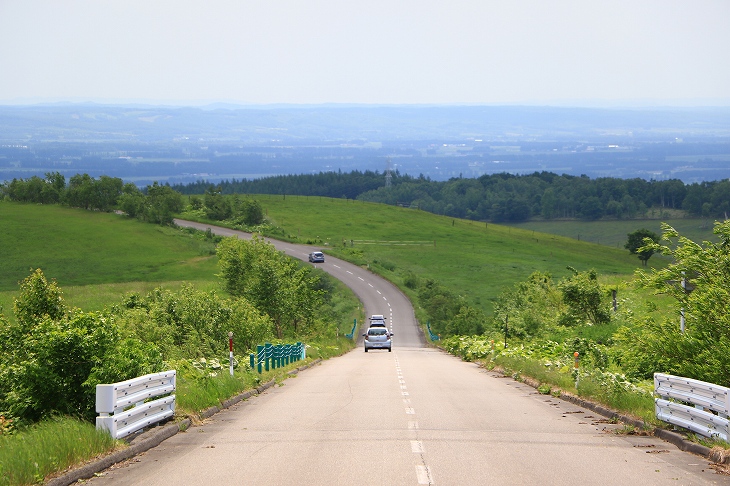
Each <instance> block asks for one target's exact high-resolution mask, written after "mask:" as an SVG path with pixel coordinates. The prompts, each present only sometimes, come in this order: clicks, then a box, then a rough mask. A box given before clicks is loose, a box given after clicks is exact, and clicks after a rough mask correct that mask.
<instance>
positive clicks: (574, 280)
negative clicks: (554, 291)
mask: <svg viewBox="0 0 730 486" xmlns="http://www.w3.org/2000/svg"><path fill="white" fill-rule="evenodd" d="M569 268H570V269H571V270H572V271H573V275H572V276H571V277H569V278H567V279H565V280H563V281H562V282H560V284H559V285H558V288H559V289H560V291H561V292H562V294H563V302H564V303H565V304H566V305H567V306H568V310H567V311H566V312H565V313H563V315H562V316H561V317H560V322H561V323H562V324H568V325H574V324H582V323H584V322H586V321H587V322H589V323H591V324H593V325H599V324H606V323H608V322H609V321H610V320H611V314H610V312H609V310H608V303H607V302H605V301H604V298H603V291H602V290H601V286H600V285H599V283H598V274H597V273H596V271H595V270H589V271H587V272H578V271H576V270H575V269H574V268H571V267H569Z"/></svg>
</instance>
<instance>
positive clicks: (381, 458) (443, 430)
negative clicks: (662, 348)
mask: <svg viewBox="0 0 730 486" xmlns="http://www.w3.org/2000/svg"><path fill="white" fill-rule="evenodd" d="M307 250H308V249H307V248H301V247H295V246H293V245H291V246H289V247H287V249H286V251H287V252H300V255H299V256H300V257H301V254H304V253H308V251H307ZM335 264H336V265H337V266H339V267H340V269H341V270H342V271H344V272H345V275H347V276H349V277H350V278H352V279H354V280H353V282H356V283H357V282H360V283H362V281H361V280H360V277H362V279H363V281H365V286H364V287H362V291H367V290H368V289H378V290H380V294H378V293H377V292H376V291H374V290H373V292H372V293H373V295H372V296H370V297H368V299H369V300H368V301H367V302H366V305H367V306H368V312H371V313H378V312H376V311H375V310H372V309H376V308H378V306H380V305H383V304H382V303H381V302H380V301H379V300H378V299H379V298H382V300H384V301H385V302H388V303H390V305H391V308H392V309H393V316H394V317H393V322H394V330H395V332H396V337H398V336H404V335H405V336H406V338H404V340H403V341H396V342H395V343H396V345H395V346H394V350H393V352H392V353H388V352H387V351H371V352H369V353H367V354H366V353H364V352H362V349H360V348H358V349H356V350H354V351H353V352H350V353H348V354H346V355H345V356H343V357H340V358H336V359H331V360H328V361H326V362H324V363H322V364H321V365H319V366H316V367H314V368H312V369H309V370H307V371H305V372H303V373H301V374H300V375H299V376H297V377H296V378H292V379H289V380H287V381H285V382H284V383H283V384H282V385H281V386H278V387H273V388H270V389H269V390H268V391H266V392H265V393H263V394H262V395H260V396H258V397H255V398H252V399H250V400H247V401H246V402H241V403H239V404H238V405H236V406H234V407H232V408H230V409H228V410H225V411H223V412H221V413H220V414H217V415H215V416H214V417H213V418H211V419H210V420H208V421H206V422H205V423H204V424H202V425H200V426H196V427H192V428H191V429H189V430H188V431H187V432H184V433H180V434H177V435H176V436H174V437H172V438H170V439H168V440H167V441H165V442H164V443H163V444H162V445H160V446H158V447H157V448H155V449H152V450H150V451H149V452H147V453H146V454H143V455H142V456H140V457H138V458H136V459H134V460H132V461H130V462H129V463H127V464H125V465H123V466H121V467H117V468H114V469H112V470H109V471H107V472H106V473H105V474H104V475H103V476H101V477H97V478H94V479H93V480H91V482H92V483H93V484H97V485H99V484H102V485H104V484H118V485H126V484H145V485H169V484H186V485H187V484H191V485H208V484H226V483H229V484H256V485H258V484H276V485H301V484H380V485H417V484H435V485H475V484H479V485H482V484H510V485H511V484H530V485H533V484H556V485H557V484H560V485H565V484H581V485H592V484H600V485H606V484H615V485H626V484H641V485H665V484H730V480H729V478H728V477H726V476H721V475H718V474H716V473H715V472H714V470H712V469H711V468H710V467H709V465H708V462H707V461H706V460H705V459H703V458H701V457H698V456H694V455H691V454H688V453H684V452H681V451H679V450H677V449H676V448H675V447H674V446H672V445H670V444H667V443H665V442H662V441H660V440H657V439H655V438H652V437H641V436H628V435H621V434H616V433H615V430H617V429H619V430H620V427H619V426H617V425H613V424H609V423H606V422H605V420H603V419H602V418H601V417H600V416H596V415H594V414H593V413H590V412H587V411H585V410H582V409H580V408H579V407H577V406H575V405H572V404H569V403H567V402H563V401H561V400H559V399H555V398H552V397H546V396H544V395H539V394H538V393H537V392H536V391H535V390H534V389H533V388H531V387H528V386H527V385H523V384H521V383H517V382H515V381H513V380H511V379H509V378H503V377H501V376H500V375H497V374H494V373H491V372H488V371H485V370H483V369H480V368H479V367H477V366H476V365H474V364H472V363H465V362H462V361H460V360H459V359H456V358H454V357H452V356H450V355H448V354H446V353H443V352H440V351H438V350H436V349H433V348H428V347H424V346H423V345H422V341H420V338H418V332H417V331H412V332H413V335H414V336H416V338H415V339H413V338H412V337H411V332H410V331H409V330H408V329H406V326H414V327H415V323H413V321H412V314H411V313H409V311H401V309H400V307H399V304H395V303H396V302H399V299H402V298H403V297H402V295H401V294H400V292H397V291H393V290H392V289H391V288H390V287H388V286H387V285H385V283H383V282H382V281H381V280H380V279H378V278H376V277H374V276H372V275H368V274H365V275H362V274H359V273H358V272H356V271H354V270H352V269H349V267H347V266H345V265H342V264H341V263H340V262H336V261H335V260H334V259H332V258H329V257H328V258H327V262H326V263H325V265H324V267H325V268H326V267H327V266H332V268H335V267H334V265H335ZM337 271H338V272H339V271H340V270H337ZM348 271H349V272H352V275H351V274H350V273H348ZM370 284H372V285H373V287H370ZM381 285H382V287H381ZM356 292H358V295H360V291H357V290H356ZM391 292H392V293H391ZM386 305H387V304H386ZM370 306H373V307H370ZM401 312H404V313H403V315H401ZM399 339H400V338H399Z"/></svg>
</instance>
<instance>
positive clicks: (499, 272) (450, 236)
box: [255, 195, 663, 312]
mask: <svg viewBox="0 0 730 486" xmlns="http://www.w3.org/2000/svg"><path fill="white" fill-rule="evenodd" d="M255 198H256V199H258V200H259V201H261V203H262V205H263V206H264V208H265V210H266V213H267V216H268V217H269V218H270V219H271V221H272V222H273V223H274V224H276V225H278V226H280V227H282V228H284V230H285V231H286V232H287V233H288V236H289V237H290V238H291V239H293V240H297V241H303V242H307V241H310V242H315V241H316V242H321V244H322V247H323V248H324V249H327V248H328V247H330V248H332V249H334V250H335V251H334V252H333V253H342V252H343V249H344V244H343V242H344V243H346V244H347V250H345V251H349V250H351V249H354V250H362V252H363V255H364V258H365V260H366V261H367V262H370V263H373V262H377V263H379V264H381V265H382V266H384V267H385V268H391V269H394V272H393V274H394V275H393V277H394V279H395V278H397V277H395V275H396V274H398V273H399V272H401V273H402V272H403V271H406V270H409V271H412V272H414V273H415V274H417V275H419V276H422V277H429V278H434V279H436V280H437V281H439V282H441V283H443V284H444V285H446V286H448V287H450V288H451V289H452V290H454V291H456V292H457V293H459V294H461V295H463V296H465V297H467V298H469V299H470V300H471V301H473V302H474V303H475V304H477V305H480V306H481V307H482V308H484V310H486V311H487V312H489V311H491V307H492V302H493V300H494V299H495V298H496V297H497V296H498V295H499V293H500V292H501V291H502V290H503V289H505V288H506V287H509V286H511V285H513V284H514V283H515V282H518V281H522V280H524V279H526V278H527V277H528V276H529V275H530V274H531V273H532V272H534V271H538V270H539V271H542V272H549V273H551V274H552V275H553V276H554V277H556V278H559V277H562V276H564V275H568V274H569V273H570V271H569V270H568V269H567V266H572V267H574V268H576V269H577V270H587V269H590V268H595V269H596V270H597V271H598V272H599V273H600V274H602V275H630V274H633V272H634V271H635V270H636V269H637V268H639V267H640V261H639V260H638V258H637V257H636V256H635V255H630V254H629V253H628V252H627V251H626V250H624V249H616V248H610V247H606V246H603V245H598V244H595V243H588V242H586V241H578V240H575V239H572V238H567V237H563V236H558V235H552V234H546V233H538V232H535V231H532V230H523V229H518V228H512V227H508V226H501V225H496V224H491V223H490V224H485V223H478V222H474V221H466V220H460V219H454V218H450V217H444V216H437V215H433V214H430V213H426V212H423V211H419V210H414V209H407V208H400V207H395V206H386V205H382V204H375V203H366V202H361V201H352V200H345V199H329V198H324V197H321V198H320V197H304V196H286V197H283V196H266V195H257V196H255ZM351 240H352V241H353V242H354V246H352V247H351V246H350V241H351ZM357 240H375V241H378V242H380V243H377V244H361V243H357ZM394 241H398V242H401V243H400V244H393V243H386V242H394ZM415 241H418V242H424V241H425V242H430V243H427V244H409V243H404V242H415ZM662 263H663V262H662V261H661V260H659V259H652V260H650V264H656V265H661V264H662ZM386 275H387V274H386Z"/></svg>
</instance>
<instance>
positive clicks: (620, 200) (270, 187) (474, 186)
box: [173, 171, 730, 222]
mask: <svg viewBox="0 0 730 486" xmlns="http://www.w3.org/2000/svg"><path fill="white" fill-rule="evenodd" d="M390 181H391V183H390V185H389V186H387V185H386V174H385V173H380V172H378V171H374V172H373V171H364V172H360V171H352V172H349V173H342V172H320V173H318V174H301V175H286V176H274V177H266V178H261V179H253V180H236V179H232V180H224V181H222V182H219V183H216V184H213V183H209V182H206V181H198V182H195V183H191V184H187V185H175V186H173V188H174V189H175V190H177V191H179V192H181V193H183V194H203V193H205V192H206V190H208V189H209V188H210V187H217V188H218V189H219V190H220V191H221V193H222V194H234V193H240V194H290V195H301V196H325V197H336V198H348V199H361V200H365V201H371V202H379V203H384V204H390V205H404V206H411V207H417V208H419V209H422V210H424V211H428V212H432V213H435V214H442V215H445V216H451V217H457V218H466V219H472V220H477V221H493V222H517V221H526V220H528V219H530V218H537V217H539V218H544V219H547V220H550V219H558V218H577V219H585V220H596V219H600V218H616V219H633V218H641V217H645V216H647V215H648V214H649V212H650V211H652V208H662V209H680V210H685V211H687V212H688V213H689V214H690V215H692V216H697V217H708V218H719V217H724V216H725V215H726V214H728V213H730V180H728V179H723V180H720V181H705V182H700V183H692V184H685V183H683V182H682V181H681V180H679V179H670V180H664V181H657V180H645V179H640V178H634V179H618V178H611V177H601V178H596V179H591V178H589V177H587V176H584V175H583V176H572V175H567V174H563V175H558V174H555V173H552V172H545V171H543V172H534V173H532V174H526V175H514V174H508V173H500V174H490V175H483V176H481V177H479V178H475V179H471V178H462V177H458V178H452V179H450V180H448V181H433V180H431V179H430V178H428V177H424V176H422V175H421V176H418V177H413V176H410V175H407V174H400V173H399V172H398V171H393V172H392V173H391V174H390Z"/></svg>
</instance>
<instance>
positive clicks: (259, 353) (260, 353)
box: [256, 344, 268, 374]
mask: <svg viewBox="0 0 730 486" xmlns="http://www.w3.org/2000/svg"><path fill="white" fill-rule="evenodd" d="M264 352H265V349H264V346H262V345H261V344H259V345H258V346H256V359H257V361H258V369H259V374H261V371H262V370H261V366H262V365H263V363H264ZM266 369H267V370H268V367H267V368H266Z"/></svg>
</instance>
